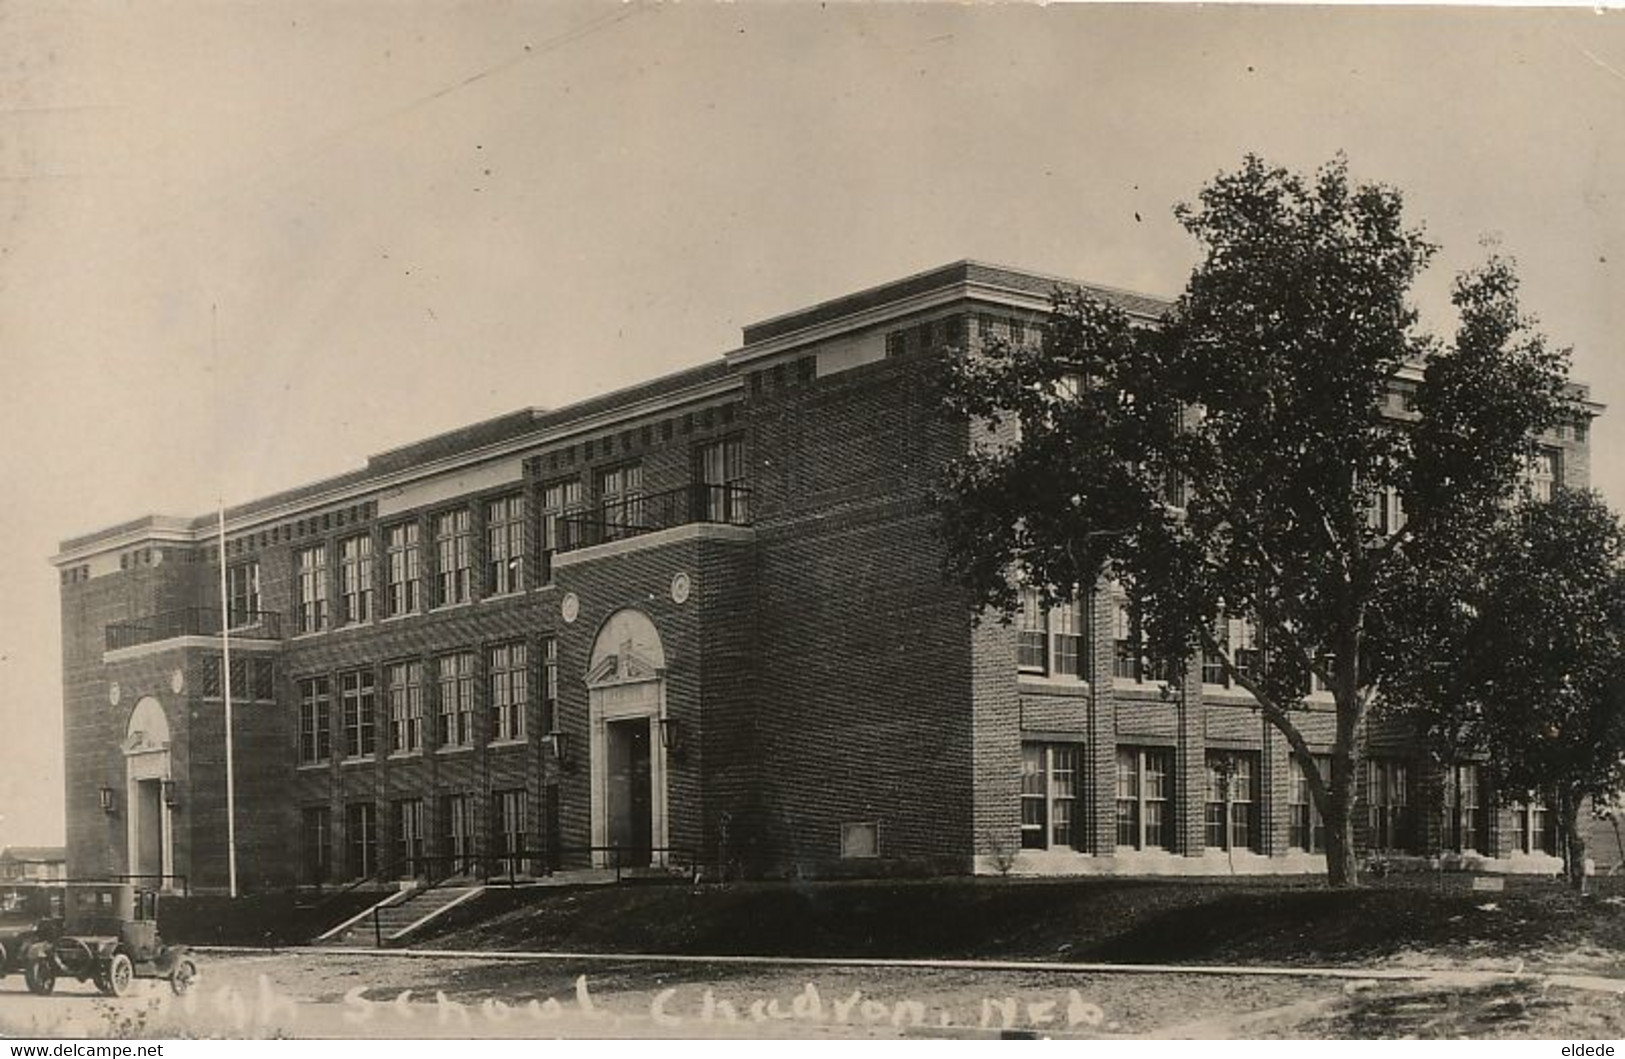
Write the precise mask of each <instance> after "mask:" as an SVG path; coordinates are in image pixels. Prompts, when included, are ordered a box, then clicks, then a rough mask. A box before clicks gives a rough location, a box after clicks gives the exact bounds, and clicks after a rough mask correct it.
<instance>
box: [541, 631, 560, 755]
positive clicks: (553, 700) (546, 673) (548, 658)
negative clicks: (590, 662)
mask: <svg viewBox="0 0 1625 1059" xmlns="http://www.w3.org/2000/svg"><path fill="white" fill-rule="evenodd" d="M558 730H559V642H558V641H557V640H555V639H554V638H553V637H551V636H549V637H548V638H547V639H545V640H543V641H542V732H543V733H544V734H546V733H551V732H556V731H558Z"/></svg>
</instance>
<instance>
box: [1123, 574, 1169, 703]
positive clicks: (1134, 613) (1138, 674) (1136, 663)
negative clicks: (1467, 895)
mask: <svg viewBox="0 0 1625 1059" xmlns="http://www.w3.org/2000/svg"><path fill="white" fill-rule="evenodd" d="M1171 672H1172V671H1171V668H1170V667H1169V666H1168V665H1166V664H1163V663H1159V662H1157V661H1155V660H1154V659H1153V658H1152V657H1151V655H1150V654H1149V652H1148V651H1147V648H1146V642H1145V631H1144V629H1143V628H1142V625H1141V619H1140V608H1139V607H1137V606H1135V605H1134V603H1133V601H1132V600H1130V599H1128V598H1127V597H1125V596H1121V595H1119V596H1117V597H1116V598H1115V599H1114V601H1113V604H1112V676H1114V677H1116V678H1118V679H1121V680H1133V681H1136V682H1141V683H1143V682H1146V681H1166V680H1169V679H1171Z"/></svg>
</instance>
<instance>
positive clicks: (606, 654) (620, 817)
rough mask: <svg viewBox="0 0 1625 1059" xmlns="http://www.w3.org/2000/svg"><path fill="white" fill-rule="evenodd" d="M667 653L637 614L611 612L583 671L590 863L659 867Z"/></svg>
mask: <svg viewBox="0 0 1625 1059" xmlns="http://www.w3.org/2000/svg"><path fill="white" fill-rule="evenodd" d="M665 673H666V654H665V651H664V650H663V649H662V647H661V645H660V634H659V633H658V632H656V631H655V627H654V623H653V622H652V621H650V620H649V618H648V616H647V615H645V614H644V613H643V612H642V611H637V610H621V611H617V612H616V613H614V614H612V615H611V616H610V618H609V620H608V621H606V622H604V625H603V627H602V628H601V629H599V631H598V639H597V640H596V641H594V643H593V648H592V659H591V662H590V663H589V665H588V667H587V701H588V722H589V724H590V726H591V727H590V734H589V739H590V744H591V746H590V756H591V766H592V844H593V845H594V846H595V847H598V849H596V850H595V852H594V853H593V863H594V864H595V865H596V866H598V867H614V866H616V865H617V864H618V865H620V866H621V867H644V866H647V865H650V864H658V863H663V862H664V859H665V848H666V844H667V819H666V749H665V747H664V746H663V745H662V743H661V739H660V719H661V718H662V717H664V716H665V714H666V680H665Z"/></svg>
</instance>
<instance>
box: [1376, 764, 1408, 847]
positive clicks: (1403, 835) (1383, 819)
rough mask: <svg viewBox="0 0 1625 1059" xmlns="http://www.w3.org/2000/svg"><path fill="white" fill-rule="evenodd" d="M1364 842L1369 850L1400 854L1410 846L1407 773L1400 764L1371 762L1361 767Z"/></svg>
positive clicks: (1405, 766) (1404, 766)
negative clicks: (1364, 808) (1363, 798)
mask: <svg viewBox="0 0 1625 1059" xmlns="http://www.w3.org/2000/svg"><path fill="white" fill-rule="evenodd" d="M1365 804H1366V826H1367V827H1368V829H1369V832H1370V833H1369V836H1368V838H1367V841H1368V842H1369V843H1370V846H1371V848H1372V849H1378V850H1400V849H1407V848H1409V846H1410V844H1411V815H1410V770H1409V768H1408V767H1407V765H1406V763H1405V762H1403V761H1396V760H1393V759H1390V758H1371V759H1369V760H1367V761H1366V763H1365Z"/></svg>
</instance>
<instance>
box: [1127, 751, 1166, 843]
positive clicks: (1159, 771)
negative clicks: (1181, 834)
mask: <svg viewBox="0 0 1625 1059" xmlns="http://www.w3.org/2000/svg"><path fill="white" fill-rule="evenodd" d="M1173 775H1174V752H1173V751H1172V750H1167V749H1153V748H1145V747H1132V746H1120V747H1118V748H1117V845H1118V847H1119V848H1121V849H1172V848H1173V842H1174V818H1173V805H1174V802H1173V793H1174V786H1173V783H1174V781H1173Z"/></svg>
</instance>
